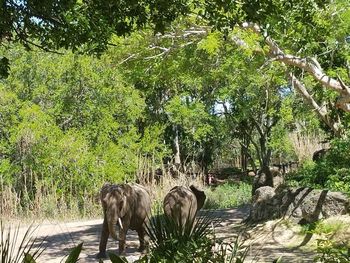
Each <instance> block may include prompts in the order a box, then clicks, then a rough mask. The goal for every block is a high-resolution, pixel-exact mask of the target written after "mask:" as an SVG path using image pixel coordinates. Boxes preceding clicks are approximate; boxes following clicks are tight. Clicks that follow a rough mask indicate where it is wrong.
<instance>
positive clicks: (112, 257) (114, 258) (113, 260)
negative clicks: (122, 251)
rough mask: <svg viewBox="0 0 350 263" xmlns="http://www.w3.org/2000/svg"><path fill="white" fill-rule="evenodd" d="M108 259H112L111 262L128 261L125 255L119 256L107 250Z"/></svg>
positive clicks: (120, 262) (126, 262)
mask: <svg viewBox="0 0 350 263" xmlns="http://www.w3.org/2000/svg"><path fill="white" fill-rule="evenodd" d="M108 255H109V259H110V260H111V261H112V263H128V260H127V259H126V258H125V257H120V256H118V255H116V254H114V253H111V252H109V253H108Z"/></svg>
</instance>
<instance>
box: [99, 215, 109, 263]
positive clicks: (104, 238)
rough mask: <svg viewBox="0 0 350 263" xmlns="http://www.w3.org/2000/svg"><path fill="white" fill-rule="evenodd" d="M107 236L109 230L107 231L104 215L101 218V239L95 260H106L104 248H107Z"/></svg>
mask: <svg viewBox="0 0 350 263" xmlns="http://www.w3.org/2000/svg"><path fill="white" fill-rule="evenodd" d="M108 236H109V230H108V224H107V218H106V215H104V218H103V224H102V232H101V239H100V246H99V253H98V254H97V256H96V257H97V258H106V257H107V254H106V246H107V240H108Z"/></svg>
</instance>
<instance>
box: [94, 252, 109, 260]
mask: <svg viewBox="0 0 350 263" xmlns="http://www.w3.org/2000/svg"><path fill="white" fill-rule="evenodd" d="M96 258H97V259H99V258H108V256H107V253H106V251H103V252H102V251H100V252H98V253H97V254H96Z"/></svg>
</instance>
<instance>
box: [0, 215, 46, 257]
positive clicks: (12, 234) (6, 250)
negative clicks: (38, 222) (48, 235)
mask: <svg viewBox="0 0 350 263" xmlns="http://www.w3.org/2000/svg"><path fill="white" fill-rule="evenodd" d="M19 230H20V228H19V226H17V227H15V228H11V227H10V226H9V227H5V226H4V224H3V223H2V221H0V259H1V263H19V262H28V263H29V262H31V263H32V262H35V261H36V259H37V258H38V257H39V256H40V255H41V253H42V252H43V251H44V248H43V242H44V239H42V240H41V241H38V240H37V238H35V239H33V238H31V237H32V234H33V232H34V231H35V228H33V227H32V226H30V227H28V228H27V230H26V232H25V233H24V236H23V237H22V239H19V238H18V237H19Z"/></svg>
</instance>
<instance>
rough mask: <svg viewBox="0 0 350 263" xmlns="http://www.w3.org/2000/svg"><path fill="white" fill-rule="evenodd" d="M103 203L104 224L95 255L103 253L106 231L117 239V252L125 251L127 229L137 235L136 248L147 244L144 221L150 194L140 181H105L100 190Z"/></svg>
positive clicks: (102, 254) (99, 256)
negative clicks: (138, 242) (128, 182)
mask: <svg viewBox="0 0 350 263" xmlns="http://www.w3.org/2000/svg"><path fill="white" fill-rule="evenodd" d="M100 197H101V203H102V207H103V215H104V218H103V225H102V233H101V239H100V245H99V253H98V254H97V258H105V257H106V245H107V240H108V236H109V234H110V235H111V236H112V238H114V239H115V240H118V241H119V254H125V239H126V233H127V231H128V229H132V230H136V231H137V234H138V236H139V241H140V247H139V251H141V252H144V251H146V249H147V247H148V243H149V242H148V236H147V233H146V225H147V224H148V222H149V217H150V213H151V198H150V195H149V193H148V191H147V189H146V188H144V187H143V186H142V185H139V184H108V183H107V184H105V185H104V186H103V187H102V188H101V192H100Z"/></svg>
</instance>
